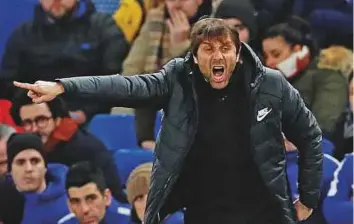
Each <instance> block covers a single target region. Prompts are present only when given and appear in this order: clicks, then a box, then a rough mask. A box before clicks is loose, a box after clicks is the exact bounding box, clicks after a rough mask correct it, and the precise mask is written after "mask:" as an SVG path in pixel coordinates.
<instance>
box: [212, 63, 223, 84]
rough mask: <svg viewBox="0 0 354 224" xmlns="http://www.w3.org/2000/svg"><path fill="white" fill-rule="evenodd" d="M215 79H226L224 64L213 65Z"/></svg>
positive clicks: (218, 80) (217, 80)
mask: <svg viewBox="0 0 354 224" xmlns="http://www.w3.org/2000/svg"><path fill="white" fill-rule="evenodd" d="M212 71H213V79H214V80H215V81H216V82H222V81H223V80H224V72H225V67H224V66H223V65H218V66H213V69H212Z"/></svg>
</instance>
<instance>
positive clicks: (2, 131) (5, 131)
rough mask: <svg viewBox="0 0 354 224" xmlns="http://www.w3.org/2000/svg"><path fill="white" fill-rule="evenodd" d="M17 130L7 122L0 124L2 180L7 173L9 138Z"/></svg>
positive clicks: (0, 174) (0, 176) (0, 175)
mask: <svg viewBox="0 0 354 224" xmlns="http://www.w3.org/2000/svg"><path fill="white" fill-rule="evenodd" d="M15 132H16V130H15V129H13V128H12V127H10V126H7V125H5V124H0V181H1V180H2V179H3V177H4V176H5V174H6V173H7V152H6V150H7V146H6V145H7V140H8V139H9V137H10V136H11V135H12V134H13V133H15Z"/></svg>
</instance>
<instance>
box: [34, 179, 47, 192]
mask: <svg viewBox="0 0 354 224" xmlns="http://www.w3.org/2000/svg"><path fill="white" fill-rule="evenodd" d="M46 188H47V183H46V182H45V179H44V180H43V182H42V184H41V185H40V186H39V188H38V190H37V191H36V193H42V192H43V191H44V190H45V189H46Z"/></svg>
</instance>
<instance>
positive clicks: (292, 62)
mask: <svg viewBox="0 0 354 224" xmlns="http://www.w3.org/2000/svg"><path fill="white" fill-rule="evenodd" d="M262 47H263V53H264V59H265V64H266V65H267V66H268V67H271V68H274V69H278V70H280V71H281V72H282V73H283V75H284V76H285V77H286V78H287V79H288V81H289V82H290V83H291V84H292V85H293V86H294V87H295V88H296V89H297V90H298V91H299V93H300V95H301V96H302V98H303V99H304V101H305V103H306V105H307V107H308V108H309V109H310V110H311V111H312V112H313V113H314V115H315V116H316V118H317V120H318V122H319V124H320V126H321V128H322V131H323V132H324V134H325V136H326V135H328V134H329V133H330V132H331V131H332V130H333V127H334V125H335V123H336V121H337V119H338V118H339V116H340V114H341V113H342V111H343V109H344V108H345V105H346V99H347V77H348V75H349V73H350V72H349V71H350V70H351V67H352V63H353V62H352V60H353V58H352V52H351V51H350V50H348V49H345V48H344V47H340V46H332V47H330V48H328V49H324V50H322V51H321V52H320V54H318V51H317V50H316V44H315V42H314V40H313V39H312V37H311V30H310V28H309V26H308V24H307V23H306V22H305V21H303V20H302V19H300V18H297V17H292V18H291V19H290V20H288V22H285V23H281V24H277V25H275V26H273V27H271V28H269V30H268V31H267V32H266V34H265V36H264V38H263V41H262Z"/></svg>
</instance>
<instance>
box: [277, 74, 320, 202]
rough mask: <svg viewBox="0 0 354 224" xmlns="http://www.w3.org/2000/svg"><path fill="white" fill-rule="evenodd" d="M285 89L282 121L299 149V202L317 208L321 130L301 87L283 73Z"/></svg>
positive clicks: (286, 132) (288, 136)
mask: <svg viewBox="0 0 354 224" xmlns="http://www.w3.org/2000/svg"><path fill="white" fill-rule="evenodd" d="M276 75H278V76H279V77H280V79H281V83H282V89H283V98H282V102H283V105H282V114H283V117H282V124H283V132H284V133H285V136H286V137H287V138H288V139H289V140H290V141H291V142H292V143H294V144H295V145H296V146H297V148H298V151H299V158H298V164H299V181H298V183H299V185H298V191H299V196H300V202H301V203H303V204H304V205H305V206H306V207H307V208H312V209H314V208H316V207H317V204H318V201H319V197H320V190H321V179H322V162H323V153H322V149H321V140H322V133H321V130H320V128H319V126H318V124H317V121H316V119H315V117H314V116H313V115H312V113H311V112H310V110H308V109H307V108H306V106H305V103H304V102H303V100H302V99H301V97H300V95H299V93H298V91H297V90H296V89H294V88H293V87H292V86H291V85H290V84H289V83H288V82H287V81H286V80H285V79H284V77H282V76H281V75H280V74H276Z"/></svg>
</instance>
